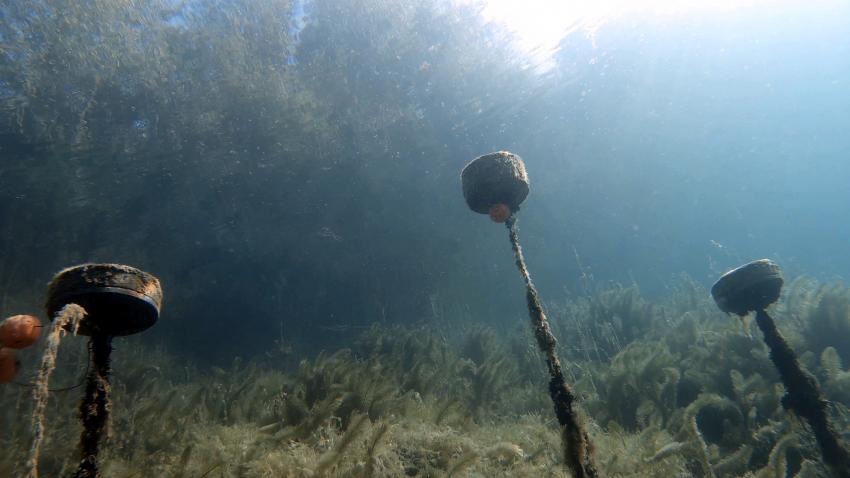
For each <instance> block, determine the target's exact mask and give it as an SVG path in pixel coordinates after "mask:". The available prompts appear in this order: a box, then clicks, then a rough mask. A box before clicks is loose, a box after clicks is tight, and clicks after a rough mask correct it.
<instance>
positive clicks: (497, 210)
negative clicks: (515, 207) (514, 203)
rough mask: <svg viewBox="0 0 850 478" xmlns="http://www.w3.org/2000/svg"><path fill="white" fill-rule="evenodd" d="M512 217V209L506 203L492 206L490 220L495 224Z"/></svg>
mask: <svg viewBox="0 0 850 478" xmlns="http://www.w3.org/2000/svg"><path fill="white" fill-rule="evenodd" d="M509 217H511V208H509V207H508V205H507V204H505V203H501V202H500V203H497V204H493V205H491V206H490V219H492V220H493V222H505V221H507V220H508V218H509Z"/></svg>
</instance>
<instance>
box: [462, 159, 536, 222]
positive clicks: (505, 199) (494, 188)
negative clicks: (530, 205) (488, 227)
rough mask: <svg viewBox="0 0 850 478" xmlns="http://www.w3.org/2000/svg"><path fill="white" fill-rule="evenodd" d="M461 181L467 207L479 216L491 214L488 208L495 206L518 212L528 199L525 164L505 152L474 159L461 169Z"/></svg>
mask: <svg viewBox="0 0 850 478" xmlns="http://www.w3.org/2000/svg"><path fill="white" fill-rule="evenodd" d="M460 179H461V183H462V184H463V197H464V198H466V203H467V204H468V205H469V208H470V209H472V210H473V211H475V212H477V213H480V214H490V212H491V210H490V207H491V206H493V205H496V204H504V205H506V206H508V207H509V208H510V210H511V211H517V210H519V205H520V204H522V202H523V201H525V198H526V196H528V174H527V173H526V172H525V164H523V162H522V158H520V157H519V156H517V155H515V154H513V153H509V152H507V151H497V152H495V153H490V154H485V155H484V156H479V157H478V158H475V159H474V160H472V162H471V163H469V164H467V165H466V166H465V167H464V168H463V171H461V173H460Z"/></svg>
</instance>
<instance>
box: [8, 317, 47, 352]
mask: <svg viewBox="0 0 850 478" xmlns="http://www.w3.org/2000/svg"><path fill="white" fill-rule="evenodd" d="M40 335H41V321H40V320H38V317H35V316H33V315H13V316H12V317H9V318H7V319H6V320H4V321H3V322H0V345H2V346H4V347H9V348H12V349H23V348H27V347H29V346H30V345H32V344H34V343H36V342H38V337H39V336H40Z"/></svg>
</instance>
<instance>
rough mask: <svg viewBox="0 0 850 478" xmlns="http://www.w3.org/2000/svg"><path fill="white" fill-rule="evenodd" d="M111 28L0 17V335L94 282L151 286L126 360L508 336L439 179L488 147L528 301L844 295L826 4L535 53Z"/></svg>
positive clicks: (311, 5) (491, 266)
mask: <svg viewBox="0 0 850 478" xmlns="http://www.w3.org/2000/svg"><path fill="white" fill-rule="evenodd" d="M287 5H288V6H287ZM134 8H137V10H128V11H121V10H120V9H117V10H109V9H102V10H91V9H89V8H88V7H86V6H85V5H83V6H79V8H78V10H74V11H73V12H72V14H73V15H75V18H77V19H78V21H79V23H78V24H79V25H83V24H90V28H89V29H88V30H86V29H82V28H80V29H76V30H75V28H74V27H73V24H66V23H62V20H61V17H59V16H57V15H56V14H55V11H54V9H53V8H52V7H50V6H49V4H48V3H44V2H35V3H33V4H32V5H29V9H28V8H27V7H22V6H17V5H6V6H4V7H3V10H2V14H3V18H7V19H9V21H7V22H5V23H4V25H3V28H2V29H0V30H2V31H0V38H2V39H3V41H4V42H7V43H8V46H7V47H4V49H3V57H2V64H0V68H2V69H0V90H2V97H0V99H1V100H2V101H3V108H2V110H0V114H2V118H0V119H2V128H3V129H2V131H0V138H2V143H0V144H2V150H3V154H4V155H5V158H4V160H3V163H2V164H0V250H2V251H3V261H4V262H3V266H2V270H3V284H5V287H6V288H7V290H8V291H7V292H6V297H7V299H4V304H3V307H4V310H3V312H4V313H5V312H6V311H7V309H8V310H11V309H12V308H25V309H32V310H38V309H39V308H40V303H41V296H42V293H43V292H42V288H43V284H44V283H45V282H46V281H47V280H48V279H49V277H50V276H51V274H52V273H53V272H55V271H56V270H59V269H60V268H62V267H65V266H67V265H70V264H73V263H79V262H87V261H109V262H113V261H117V262H126V263H129V264H131V265H135V266H138V267H141V268H144V269H146V270H149V271H151V272H154V273H157V274H158V275H160V276H161V277H162V279H163V282H164V283H165V284H166V297H167V299H166V304H167V308H166V313H165V316H164V320H163V321H162V324H161V326H159V327H157V328H156V330H154V331H152V332H151V337H152V339H157V340H159V339H162V340H165V341H166V342H169V343H180V344H182V345H181V348H182V350H185V351H187V352H189V353H197V354H200V355H206V354H212V355H215V356H216V359H217V360H229V358H230V357H232V356H233V355H236V354H247V355H250V354H251V353H252V351H253V350H255V346H256V345H259V346H260V347H259V348H260V349H261V348H262V347H263V346H270V345H271V343H272V338H273V337H276V336H277V335H278V331H279V329H280V327H281V324H284V325H285V326H286V327H285V328H286V333H287V335H290V336H292V337H299V339H300V341H303V343H305V344H310V345H309V346H305V348H308V349H311V350H312V349H317V348H318V347H320V346H322V345H323V344H327V343H331V342H334V341H337V342H339V343H345V342H347V341H348V340H350V336H348V335H346V334H340V333H328V332H327V331H328V330H337V331H339V330H358V328H362V327H365V326H368V325H369V324H371V323H373V322H375V321H384V322H417V321H423V320H431V319H434V318H435V317H438V316H439V317H441V318H443V319H448V320H472V319H473V318H475V320H483V321H485V322H487V323H493V324H515V323H516V321H517V318H518V317H522V316H523V315H524V302H523V300H522V296H521V290H520V289H519V288H518V286H519V282H518V281H519V279H518V278H517V276H516V271H515V270H514V265H513V259H512V256H511V254H510V249H509V245H508V241H507V237H506V236H507V232H506V231H505V230H504V228H502V227H501V226H498V225H494V224H493V223H491V222H490V221H489V220H488V219H487V218H486V217H485V216H479V215H476V214H474V213H472V212H470V211H469V210H468V209H467V207H466V205H465V204H464V202H463V198H462V195H461V192H460V183H459V172H460V170H461V168H462V167H463V166H464V165H465V164H466V163H467V162H468V161H470V160H472V159H473V158H475V157H476V156H478V155H481V154H484V153H487V152H490V151H494V150H500V149H507V150H511V151H513V152H515V153H517V154H519V155H520V156H522V157H523V158H524V159H525V161H526V163H527V167H528V172H529V175H530V178H531V184H532V186H531V194H530V196H529V198H528V200H527V202H526V203H525V204H523V206H522V210H521V212H520V213H519V225H520V234H521V238H522V241H523V244H524V246H525V250H526V255H527V258H528V262H529V267H530V269H531V272H532V274H533V277H534V279H535V281H536V283H537V285H538V286H539V288H540V290H541V294H542V296H543V297H544V299H547V298H548V299H549V300H558V299H559V298H560V297H563V294H581V293H584V292H587V291H589V290H593V289H595V288H604V287H607V286H610V285H612V284H624V285H631V284H637V285H639V287H640V288H641V290H642V292H643V293H644V294H646V295H648V296H651V297H663V296H665V295H666V294H668V293H669V291H670V288H671V287H673V285H674V284H675V283H677V281H678V280H680V279H679V278H680V277H681V276H682V275H683V274H685V275H687V276H690V277H692V278H694V279H695V280H696V281H698V282H700V283H702V284H704V285H706V286H708V285H710V284H711V283H712V282H713V281H714V280H715V279H716V278H717V277H718V276H719V275H720V274H721V273H722V272H723V271H725V270H727V269H729V268H731V267H734V266H737V265H740V264H741V263H743V262H746V261H749V260H752V259H757V258H762V257H769V258H772V259H774V260H776V261H777V262H779V263H780V265H782V267H783V268H784V270H785V271H786V273H787V274H788V275H789V277H793V276H796V275H799V274H806V275H811V276H814V277H818V278H822V279H835V278H838V279H841V278H845V277H847V275H848V273H850V255H848V250H847V244H848V236H850V225H848V224H849V223H848V217H850V214H848V213H850V189H848V187H847V184H848V183H847V179H848V178H850V161H848V158H849V157H850V154H848V153H850V135H848V134H847V131H850V6H848V5H846V4H844V3H843V2H805V3H804V2H798V3H797V4H794V3H791V2H783V3H781V4H776V5H773V6H772V7H770V8H768V7H766V6H762V7H752V6H749V7H741V8H739V9H733V10H728V9H726V10H712V9H703V10H700V11H699V12H698V13H690V14H689V13H687V12H684V13H681V14H677V15H672V16H652V15H648V14H630V15H625V16H622V17H615V18H611V19H609V20H608V21H605V22H603V23H602V24H601V25H600V26H599V27H598V28H596V29H594V30H585V29H581V28H579V29H577V30H575V31H573V32H572V33H570V34H569V35H568V36H566V37H565V38H564V39H562V40H561V42H560V45H559V46H558V48H556V49H554V50H553V51H551V52H548V53H549V56H546V53H547V52H545V51H544V52H540V51H537V52H535V54H534V55H528V54H527V53H524V52H523V50H522V48H519V47H518V46H517V45H518V44H517V42H515V41H514V39H513V38H512V37H511V35H510V33H509V31H508V30H506V29H505V28H504V27H503V26H500V25H499V24H497V23H495V22H491V23H486V22H484V21H483V20H482V19H481V16H480V15H479V9H478V8H477V7H475V6H472V5H471V4H469V3H450V2H442V1H434V2H425V3H423V4H417V5H412V4H408V3H405V2H390V1H386V2H378V1H370V0H363V1H355V0H351V1H342V2H336V1H316V0H314V1H310V2H302V1H296V2H293V3H292V4H291V5H289V4H286V3H276V2H272V1H268V2H260V3H251V2H241V1H238V0H232V1H228V2H221V3H217V4H205V3H198V2H192V3H189V4H177V5H166V6H161V7H157V6H156V5H147V6H137V7H134ZM158 8H161V9H162V11H159V10H157V9H158ZM125 27H126V28H125ZM140 33H143V34H141V35H140ZM51 35H52V36H51ZM541 53H542V56H541ZM541 58H543V60H541ZM116 59H120V61H118V60H116ZM535 62H542V64H535ZM169 314H174V315H173V316H172V317H173V318H172V319H171V320H168V317H169ZM236 323H238V324H242V325H245V326H244V327H238V328H236V329H235V332H236V337H235V338H234V336H233V333H234V329H233V328H232V326H233V324H236ZM323 327H324V328H323ZM210 341H219V342H221V344H220V345H219V346H217V347H208V346H207V344H208V343H209V342H210ZM314 341H315V344H314ZM313 345H315V346H313Z"/></svg>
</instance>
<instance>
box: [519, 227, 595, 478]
mask: <svg viewBox="0 0 850 478" xmlns="http://www.w3.org/2000/svg"><path fill="white" fill-rule="evenodd" d="M505 226H506V227H507V228H508V231H509V233H510V238H511V246H512V247H513V250H514V256H515V257H516V265H517V268H518V269H519V272H520V274H521V275H522V279H523V281H525V291H526V294H525V296H526V300H527V302H528V314H529V316H530V317H531V325H532V327H533V329H534V337H535V339H537V346H538V347H539V348H540V351H541V352H543V353H544V354H545V355H546V365H547V366H548V368H549V396H550V397H552V402H553V403H554V404H555V415H556V416H557V417H558V423H559V424H560V425H561V436H562V438H563V441H564V459H565V460H566V463H567V466H568V467H569V468H570V471H571V472H572V474H573V476H575V477H576V478H597V477H600V476H601V474H600V473H599V471H598V466H597V465H596V458H595V457H594V451H593V445H592V444H591V442H590V437H589V435H588V434H587V431H586V430H585V429H584V424H583V423H582V421H581V417H580V416H579V414H578V410H577V409H576V396H575V393H574V392H573V391H572V389H571V388H570V386H569V385H568V384H567V382H566V380H565V379H564V372H563V370H562V369H561V361H560V359H558V355H557V353H556V351H555V346H556V345H557V343H558V341H557V339H555V335H554V334H552V330H551V329H550V327H549V321H548V320H546V314H545V313H544V312H543V305H542V304H541V303H540V298H539V297H538V294H537V289H535V288H534V284H533V283H532V282H531V275H530V274H529V273H528V267H526V265H525V258H524V257H523V256H522V247H520V245H519V237H518V235H517V228H516V218H515V217H514V216H513V215H511V217H509V218H508V220H507V221H505Z"/></svg>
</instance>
